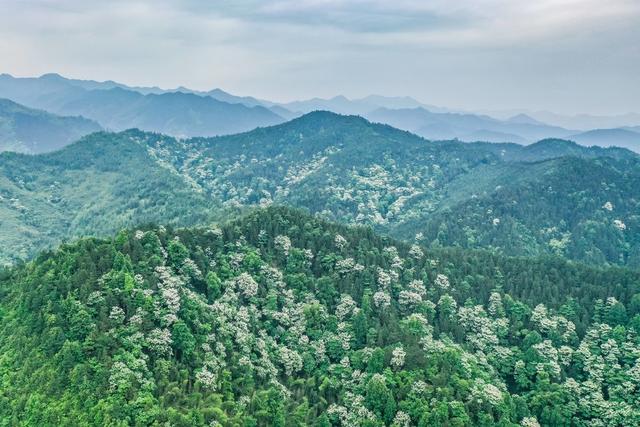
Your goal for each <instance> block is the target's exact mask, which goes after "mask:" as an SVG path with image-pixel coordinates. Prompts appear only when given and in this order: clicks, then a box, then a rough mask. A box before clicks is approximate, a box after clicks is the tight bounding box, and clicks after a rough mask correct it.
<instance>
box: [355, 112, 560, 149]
mask: <svg viewBox="0 0 640 427" xmlns="http://www.w3.org/2000/svg"><path fill="white" fill-rule="evenodd" d="M366 117H367V118H368V119H369V120H372V121H376V122H380V123H387V124H390V125H391V126H394V127H397V128H399V129H404V130H408V131H410V132H414V133H417V134H418V135H421V136H423V137H425V138H428V139H460V140H463V141H478V140H481V141H486V142H517V143H530V142H535V141H537V140H540V139H544V138H550V137H553V138H562V137H566V136H568V135H571V134H572V133H573V132H572V131H569V130H567V129H563V128H560V127H555V126H549V125H546V124H544V123H539V122H536V121H534V120H533V119H530V118H527V117H525V116H519V117H515V118H514V119H512V120H507V121H503V120H497V119H494V118H492V117H489V116H482V115H477V114H462V113H434V112H432V111H429V110H427V109H425V108H422V107H418V108H411V109H395V110H392V109H387V108H379V109H377V110H375V111H373V112H371V113H369V114H367V115H366Z"/></svg>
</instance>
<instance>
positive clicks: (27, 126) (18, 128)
mask: <svg viewBox="0 0 640 427" xmlns="http://www.w3.org/2000/svg"><path fill="white" fill-rule="evenodd" d="M99 130H101V127H100V125H98V123H96V122H94V121H91V120H88V119H85V118H82V117H62V116H57V115H55V114H51V113H47V112H46V111H42V110H34V109H31V108H27V107H24V106H22V105H20V104H16V103H15V102H13V101H10V100H8V99H0V151H17V152H22V153H44V152H47V151H54V150H58V149H60V148H62V147H64V146H65V145H68V144H70V143H72V142H74V141H76V140H78V139H79V138H81V137H82V136H84V135H87V134H89V133H92V132H96V131H99Z"/></svg>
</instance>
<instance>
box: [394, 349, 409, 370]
mask: <svg viewBox="0 0 640 427" xmlns="http://www.w3.org/2000/svg"><path fill="white" fill-rule="evenodd" d="M406 355H407V353H406V352H405V351H404V348H402V346H399V347H396V348H394V349H393V351H392V352H391V361H390V363H391V366H393V367H394V368H398V369H399V368H402V367H403V366H404V358H405V356H406Z"/></svg>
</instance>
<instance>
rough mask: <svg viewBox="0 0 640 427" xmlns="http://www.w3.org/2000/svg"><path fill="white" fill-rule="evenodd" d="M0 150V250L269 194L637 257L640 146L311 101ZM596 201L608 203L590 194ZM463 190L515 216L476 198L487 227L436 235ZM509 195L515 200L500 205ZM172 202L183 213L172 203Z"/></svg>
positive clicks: (267, 200)
mask: <svg viewBox="0 0 640 427" xmlns="http://www.w3.org/2000/svg"><path fill="white" fill-rule="evenodd" d="M106 147H109V149H108V150H107V149H106ZM567 156H569V157H567ZM61 159H64V160H61ZM79 159H83V160H82V161H80V160H79ZM0 160H1V161H0V196H2V199H0V219H1V220H2V231H1V233H2V235H0V238H1V240H2V242H3V243H6V244H4V245H3V246H2V247H1V248H0V251H2V252H1V253H2V259H3V262H7V261H9V260H11V259H13V260H15V259H16V258H17V259H19V258H24V257H28V256H30V255H31V254H33V253H34V251H35V250H37V249H40V248H43V247H47V246H49V245H50V244H52V243H55V242H57V241H59V240H60V239H61V238H63V237H65V236H77V235H83V234H86V232H87V231H91V232H92V233H96V234H101V233H104V232H110V231H113V230H114V227H116V228H117V227H119V226H125V225H128V224H135V223H140V222H144V221H146V220H151V219H153V220H156V221H162V222H167V223H176V224H182V225H189V224H197V223H200V222H201V221H208V220H210V219H211V218H215V217H216V216H218V215H219V214H220V213H221V212H223V211H226V210H237V209H244V208H247V207H251V206H256V205H268V204H272V203H276V204H284V205H290V206H297V207H301V208H305V209H308V210H309V211H311V212H313V213H319V214H321V215H323V216H325V217H327V218H329V219H332V220H335V221H340V222H343V223H349V224H362V225H369V226H372V227H374V228H375V229H377V230H379V231H381V232H384V233H391V234H392V235H396V236H402V237H403V238H406V239H413V237H414V235H416V234H420V233H422V234H421V235H422V238H424V239H426V241H427V242H434V243H440V244H451V245H460V246H464V247H486V246H490V247H492V248H494V250H497V251H504V250H508V248H509V247H510V246H509V245H510V244H511V243H510V242H511V240H512V239H517V236H519V235H523V236H529V238H528V240H526V241H524V243H522V244H519V245H515V246H513V247H514V248H515V249H513V251H514V252H510V253H513V254H523V255H524V254H544V253H556V252H558V251H557V248H556V247H555V246H554V245H555V243H553V242H554V241H555V240H562V238H563V236H567V233H571V242H575V243H576V244H577V246H576V247H575V248H574V249H575V250H573V249H572V250H563V251H562V253H563V254H564V255H565V256H570V257H571V258H574V259H583V260H589V261H596V262H600V263H610V264H611V263H613V264H630V265H635V266H637V265H638V262H639V255H640V254H639V253H638V248H639V247H640V241H639V236H640V231H639V229H638V226H637V212H638V206H637V204H638V200H640V194H638V192H640V186H635V185H632V184H633V183H636V182H637V181H638V175H639V174H640V168H638V163H639V160H638V156H637V155H635V154H634V153H632V152H630V151H627V150H623V149H603V148H599V147H594V148H586V147H580V146H578V145H576V144H575V143H571V142H568V141H560V140H546V141H541V142H540V143H538V144H534V145H531V146H527V147H523V146H520V145H516V144H491V143H472V144H467V143H461V142H456V141H439V142H432V141H426V140H424V139H422V138H420V137H418V136H416V135H413V134H410V133H408V132H403V131H400V130H397V129H394V128H392V127H390V126H386V125H377V124H372V123H369V122H367V121H366V120H365V119H362V118H360V117H353V116H339V115H336V114H333V113H328V112H316V113H310V114H307V115H305V116H303V117H301V118H299V119H295V120H293V121H291V122H287V123H284V124H282V125H278V126H273V127H268V128H262V129H257V130H254V131H252V132H247V133H243V134H237V135H230V136H223V137H216V138H192V139H187V140H176V139H174V138H171V137H166V136H162V135H158V134H150V133H144V132H140V131H128V132H123V133H120V134H106V133H102V134H96V135H92V136H89V137H87V138H85V139H83V140H82V141H80V142H79V143H77V144H75V145H72V146H70V147H68V148H67V149H65V150H63V151H61V152H59V153H52V154H49V155H43V156H35V157H25V156H16V155H2V156H0ZM562 162H564V163H562ZM71 165H73V166H71ZM96 165H101V166H99V167H97V166H96ZM107 165H108V166H107ZM569 171H574V172H575V173H576V175H575V176H573V175H567V174H568V173H569ZM590 171H591V172H590ZM547 182H550V183H551V182H553V183H555V184H554V185H553V196H549V195H548V194H546V191H547V188H548V186H549V185H548V184H546V183H547ZM156 186H157V187H158V188H160V189H161V191H160V194H156V193H157V192H155V191H154V188H155V187H156ZM141 194H142V195H145V196H144V198H143V199H142V200H140V199H141V196H140V195H141ZM503 195H508V197H506V196H503ZM536 200H540V206H543V204H544V206H547V205H546V204H550V205H552V208H550V210H549V215H548V216H541V215H540V212H539V209H538V208H537V207H536ZM481 202H482V204H481ZM607 202H610V203H611V204H612V211H609V210H605V209H604V208H602V207H603V206H605V205H606V206H609V205H608V204H607ZM468 203H477V204H478V206H477V209H485V208H486V209H493V210H495V211H502V210H508V211H509V212H511V213H509V215H508V216H509V217H510V218H512V219H513V221H515V223H516V224H518V227H515V228H512V227H506V226H505V227H494V225H493V223H492V221H493V219H494V218H495V215H492V214H489V213H486V212H485V213H483V212H482V211H477V213H475V214H474V216H469V217H468V218H467V220H468V221H471V220H472V218H476V220H474V221H473V222H469V223H468V225H469V226H470V227H472V228H470V229H469V230H468V231H465V233H471V234H470V235H476V234H477V235H478V236H480V235H490V236H493V237H491V238H490V239H489V238H486V239H485V238H477V239H475V238H474V239H462V238H461V237H460V236H462V235H461V234H460V233H459V232H457V231H456V232H453V231H452V232H451V235H450V238H448V239H447V238H444V237H442V235H441V234H439V227H440V226H438V227H435V224H442V223H443V221H444V222H445V224H444V225H442V226H443V227H445V226H446V227H447V228H450V229H451V230H456V229H457V228H456V227H457V225H456V224H455V223H453V221H454V219H455V221H458V218H460V217H462V218H466V217H465V215H466V214H465V213H466V212H467V209H470V205H467V204H468ZM518 203H522V206H523V207H524V206H526V207H527V209H519V210H518V209H512V208H511V207H510V206H512V205H514V204H516V205H517V204H518ZM485 204H486V206H485ZM181 205H182V206H185V207H186V209H187V210H188V211H189V212H190V214H188V215H184V214H181V212H180V209H181ZM506 217H507V216H505V217H504V218H502V220H505V221H506V219H505V218H506ZM482 218H484V219H485V220H480V219H482ZM563 218H567V219H568V220H565V221H560V220H561V219H563ZM618 221H619V222H618ZM462 223H464V221H463V222H461V224H462ZM621 223H623V224H624V225H625V227H626V228H625V229H624V230H620V228H619V227H621V225H620V224H621ZM107 224H109V226H107ZM588 224H595V225H597V227H596V228H594V227H593V226H588ZM92 227H96V228H95V229H93V230H92ZM547 229H550V230H553V232H545V231H544V230H547ZM594 230H597V232H594ZM474 233H475V234H474ZM496 233H497V234H496ZM545 233H546V234H545ZM531 236H534V237H535V238H533V237H531ZM577 242H580V243H579V244H578V243H577ZM594 253H595V255H594Z"/></svg>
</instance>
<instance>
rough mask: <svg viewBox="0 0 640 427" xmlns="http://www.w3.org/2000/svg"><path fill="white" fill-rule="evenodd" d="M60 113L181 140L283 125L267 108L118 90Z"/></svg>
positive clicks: (94, 93) (96, 94)
mask: <svg viewBox="0 0 640 427" xmlns="http://www.w3.org/2000/svg"><path fill="white" fill-rule="evenodd" d="M60 110H61V111H62V112H64V113H67V114H83V115H85V116H87V117H90V118H92V119H95V120H97V121H98V122H99V123H101V124H103V125H104V126H105V127H107V128H109V129H113V130H124V129H129V128H140V129H144V130H150V131H154V132H161V133H165V134H169V135H175V136H182V137H184V136H212V135H222V134H232V133H237V132H242V131H246V130H251V129H254V128H256V127H260V126H269V125H273V124H277V123H281V122H283V121H284V119H283V118H282V117H280V116H278V115H276V114H275V113H273V112H272V111H270V110H268V109H266V108H265V107H247V106H245V105H242V104H229V103H226V102H222V101H218V100H215V99H213V98H211V97H206V96H199V95H193V94H188V93H182V92H173V93H164V94H160V95H156V94H149V95H141V94H139V93H137V92H132V91H127V90H123V89H117V88H116V89H111V90H95V91H90V92H87V93H86V94H85V95H84V96H83V97H82V98H81V99H79V100H77V101H72V102H69V103H67V104H65V105H64V106H63V107H61V108H60Z"/></svg>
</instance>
